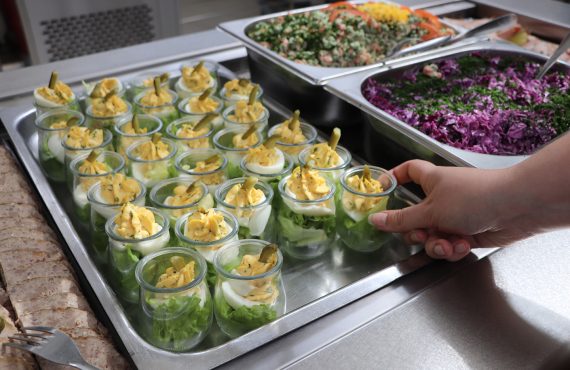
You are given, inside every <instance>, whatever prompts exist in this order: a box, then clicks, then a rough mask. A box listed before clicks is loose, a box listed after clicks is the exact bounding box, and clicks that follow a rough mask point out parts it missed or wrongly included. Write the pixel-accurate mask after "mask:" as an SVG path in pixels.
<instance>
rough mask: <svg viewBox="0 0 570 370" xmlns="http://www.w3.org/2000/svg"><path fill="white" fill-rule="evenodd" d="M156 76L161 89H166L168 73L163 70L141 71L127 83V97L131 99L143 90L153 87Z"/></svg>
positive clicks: (168, 78)
mask: <svg viewBox="0 0 570 370" xmlns="http://www.w3.org/2000/svg"><path fill="white" fill-rule="evenodd" d="M157 78H158V82H159V83H160V86H161V87H162V88H163V89H168V84H169V81H170V73H168V72H164V73H160V72H152V71H150V72H142V73H140V74H138V75H137V76H135V77H134V78H133V79H132V80H130V81H129V83H128V99H129V100H131V101H133V100H134V99H135V97H136V96H137V95H138V94H140V93H141V92H143V91H144V90H147V89H150V88H152V87H154V81H155V79H157Z"/></svg>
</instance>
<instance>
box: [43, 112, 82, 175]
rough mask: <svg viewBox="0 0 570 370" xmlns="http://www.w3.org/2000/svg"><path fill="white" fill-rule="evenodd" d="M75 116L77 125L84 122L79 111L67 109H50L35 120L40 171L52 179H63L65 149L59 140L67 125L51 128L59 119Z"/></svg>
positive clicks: (63, 135) (63, 134)
mask: <svg viewBox="0 0 570 370" xmlns="http://www.w3.org/2000/svg"><path fill="white" fill-rule="evenodd" d="M72 117H77V119H79V121H78V122H77V125H78V126H81V125H83V124H84V123H85V117H84V116H83V114H81V113H80V112H77V111H74V110H69V109H54V110H50V111H48V112H46V113H44V114H42V115H41V116H39V117H38V118H36V120H35V124H36V127H37V129H38V158H39V163H40V167H41V169H42V171H43V172H44V174H45V175H46V177H47V178H48V179H50V180H52V181H56V182H64V181H65V149H64V148H63V145H62V144H61V141H62V140H63V138H64V137H65V134H66V133H67V130H68V129H69V128H68V127H64V128H51V127H50V126H51V125H53V124H54V123H57V122H60V121H66V122H67V120H69V119H70V118H72Z"/></svg>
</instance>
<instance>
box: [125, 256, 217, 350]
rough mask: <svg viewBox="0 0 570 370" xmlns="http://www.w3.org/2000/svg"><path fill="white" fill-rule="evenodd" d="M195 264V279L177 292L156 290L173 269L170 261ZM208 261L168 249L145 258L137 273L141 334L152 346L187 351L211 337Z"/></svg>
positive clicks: (166, 289) (211, 319)
mask: <svg viewBox="0 0 570 370" xmlns="http://www.w3.org/2000/svg"><path fill="white" fill-rule="evenodd" d="M173 257H175V258H177V259H180V258H182V259H183V260H184V262H183V263H185V264H186V263H190V262H192V261H193V262H194V270H195V275H194V276H195V278H194V279H193V280H192V281H191V282H189V283H188V284H185V285H183V286H180V287H177V288H157V287H156V285H157V282H158V279H159V278H160V276H161V275H162V274H164V273H165V271H166V269H167V268H169V267H171V266H172V262H171V259H172V258H173ZM205 276H206V261H204V258H203V257H202V256H200V254H198V253H197V252H196V251H193V250H191V249H187V248H168V249H164V250H161V251H158V252H155V253H152V254H149V255H148V256H146V257H144V258H143V259H142V260H141V261H140V262H139V263H138V264H137V267H136V270H135V277H136V280H137V282H138V285H139V287H140V303H139V305H140V312H141V315H140V320H137V323H138V325H137V326H138V328H137V329H138V331H139V333H140V334H141V336H142V337H143V338H144V339H145V340H146V341H147V342H149V343H150V344H152V345H154V346H156V347H159V348H162V349H165V350H168V351H175V352H183V351H188V350H190V349H192V348H193V347H195V346H196V345H198V344H199V343H200V342H202V340H204V338H205V337H206V335H207V334H208V332H209V330H210V327H211V326H212V322H213V319H214V316H213V302H212V297H211V295H210V290H209V289H208V286H207V285H206V282H205V280H204V277H205Z"/></svg>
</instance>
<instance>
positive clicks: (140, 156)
mask: <svg viewBox="0 0 570 370" xmlns="http://www.w3.org/2000/svg"><path fill="white" fill-rule="evenodd" d="M176 150H177V148H176V145H175V144H174V142H172V141H171V140H168V139H163V138H162V135H161V134H160V133H156V134H154V135H152V138H151V139H147V140H144V141H140V142H138V143H135V144H133V145H131V146H130V147H129V148H128V149H127V158H128V159H129V174H130V175H131V176H133V177H134V178H135V179H138V180H140V181H141V182H142V183H143V184H144V185H145V186H146V187H147V188H149V189H150V188H152V187H153V186H154V185H155V184H156V183H158V182H159V181H161V180H165V179H168V178H172V177H176V170H175V168H174V156H175V155H176Z"/></svg>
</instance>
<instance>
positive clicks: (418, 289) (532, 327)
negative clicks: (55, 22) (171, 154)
mask: <svg viewBox="0 0 570 370" xmlns="http://www.w3.org/2000/svg"><path fill="white" fill-rule="evenodd" d="M412 2H413V3H415V4H417V3H418V1H408V2H407V3H412ZM506 2H507V0H500V1H495V2H494V4H495V5H497V3H506ZM521 2H522V1H521ZM521 2H518V4H520V3H521ZM525 2H526V0H525ZM545 3H550V1H547V2H545ZM562 5H566V4H562ZM536 11H537V12H544V11H545V10H544V8H542V9H536ZM535 16H537V17H540V15H536V14H535ZM212 51H222V52H223V53H227V55H229V54H231V55H232V57H243V56H244V55H245V50H244V49H243V48H241V47H240V46H239V44H237V43H236V42H234V41H233V40H232V39H230V38H228V37H226V36H224V35H222V34H220V33H218V32H217V31H209V32H206V33H202V34H195V35H188V36H182V37H179V38H174V39H168V40H163V41H157V42H154V43H152V45H151V44H147V45H139V46H135V47H131V48H127V49H121V50H116V51H112V52H106V53H101V54H97V55H93V56H87V57H82V58H79V59H74V60H68V61H63V62H59V63H54V64H50V65H41V66H36V67H32V68H28V69H23V70H20V71H14V72H4V73H0V109H2V108H3V107H6V106H9V105H12V104H15V103H16V102H18V101H19V100H20V99H19V98H17V97H16V98H11V99H8V97H10V96H13V95H21V94H26V93H29V92H31V90H32V89H33V88H34V87H35V86H37V85H38V84H39V83H40V82H44V80H45V79H46V76H48V75H49V73H50V72H51V70H52V69H57V70H59V71H60V72H61V75H62V78H64V79H65V80H66V81H71V82H73V83H78V82H79V81H81V80H82V79H91V78H96V77H100V76H102V75H103V74H108V73H119V72H121V73H126V72H129V71H135V70H136V69H141V68H151V67H152V66H155V65H158V64H165V63H171V62H174V61H176V60H181V59H184V58H189V57H191V56H192V55H199V54H204V53H207V52H212ZM223 53H222V54H223ZM481 252H483V251H481ZM475 253H479V251H476V252H475ZM476 260H477V258H475V257H472V258H469V257H468V258H467V259H465V260H464V261H461V262H458V263H445V262H441V263H435V264H432V265H430V266H429V267H427V268H424V269H421V270H419V271H417V272H416V273H414V274H412V275H410V276H408V277H405V278H402V279H400V280H397V281H396V282H394V283H393V284H391V285H390V286H388V287H386V288H384V289H381V290H378V291H376V292H374V293H372V294H370V295H368V296H366V297H364V298H362V299H360V300H358V301H356V302H354V303H352V304H350V305H348V306H346V307H344V308H341V309H339V310H337V311H334V312H332V313H330V314H328V315H327V316H325V317H323V318H321V319H319V320H317V321H314V322H312V323H310V324H308V325H306V326H304V327H302V328H300V329H298V330H296V331H294V332H292V333H291V334H288V335H286V336H285V337H283V338H281V339H278V340H275V341H273V342H271V343H270V344H268V345H265V346H264V347H261V348H259V349H258V350H255V351H253V352H251V353H249V354H246V355H244V356H242V357H240V358H238V359H237V360H234V361H232V362H230V363H228V364H226V365H225V367H226V368H229V369H234V368H235V369H242V368H252V369H272V368H279V367H290V368H303V369H304V368H316V369H321V368H323V369H337V368H355V369H359V368H363V369H364V368H414V369H415V368H454V369H456V368H490V367H492V368H517V369H519V368H538V367H548V368H553V367H555V365H558V364H559V363H561V361H566V362H567V363H568V361H570V350H569V348H570V294H569V293H568V292H570V267H568V266H569V265H570V230H565V231H557V232H551V233H548V234H543V235H540V236H537V237H534V238H532V239H529V240H526V241H523V242H520V243H518V244H517V245H515V246H513V247H511V248H508V249H504V250H500V251H498V252H496V253H494V254H492V255H491V256H490V257H487V258H485V259H483V260H481V261H478V262H477V261H476Z"/></svg>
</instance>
